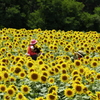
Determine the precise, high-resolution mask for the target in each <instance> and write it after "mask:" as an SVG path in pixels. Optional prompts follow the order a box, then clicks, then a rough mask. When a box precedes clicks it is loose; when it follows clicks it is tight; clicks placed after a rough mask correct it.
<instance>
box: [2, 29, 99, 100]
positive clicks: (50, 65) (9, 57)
mask: <svg viewBox="0 0 100 100" xmlns="http://www.w3.org/2000/svg"><path fill="white" fill-rule="evenodd" d="M32 39H36V40H37V41H38V43H37V45H38V47H41V49H42V52H43V53H44V55H40V56H39V57H38V58H37V60H36V61H35V60H32V58H31V57H30V56H27V55H26V53H27V48H28V45H29V44H30V41H31V40H32ZM78 50H82V51H84V53H85V56H84V57H83V58H81V59H80V60H74V61H72V59H71V58H72V57H73V55H74V52H75V51H78ZM0 100H100V34H99V33H98V32H96V31H89V32H82V31H73V30H70V31H61V30H58V31H56V30H54V29H52V30H41V29H40V28H38V29H33V30H26V29H24V28H23V29H14V28H3V29H2V30H0Z"/></svg>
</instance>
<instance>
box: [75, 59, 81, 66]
mask: <svg viewBox="0 0 100 100" xmlns="http://www.w3.org/2000/svg"><path fill="white" fill-rule="evenodd" d="M74 64H75V66H76V67H80V66H81V65H82V62H81V61H80V60H75V61H74Z"/></svg>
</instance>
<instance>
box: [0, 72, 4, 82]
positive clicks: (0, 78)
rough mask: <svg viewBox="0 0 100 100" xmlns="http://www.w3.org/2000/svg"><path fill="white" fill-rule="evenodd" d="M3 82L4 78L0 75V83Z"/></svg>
mask: <svg viewBox="0 0 100 100" xmlns="http://www.w3.org/2000/svg"><path fill="white" fill-rule="evenodd" d="M3 80H4V77H3V75H2V74H0V82H1V81H3Z"/></svg>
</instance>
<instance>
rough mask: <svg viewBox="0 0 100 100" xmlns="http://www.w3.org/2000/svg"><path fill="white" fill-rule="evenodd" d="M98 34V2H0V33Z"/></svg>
mask: <svg viewBox="0 0 100 100" xmlns="http://www.w3.org/2000/svg"><path fill="white" fill-rule="evenodd" d="M4 27H6V28H17V29H20V28H26V29H34V28H41V29H42V30H45V29H48V30H51V29H56V30H65V31H68V30H76V31H90V30H91V31H98V32H99V31H100V0H0V29H2V28H4Z"/></svg>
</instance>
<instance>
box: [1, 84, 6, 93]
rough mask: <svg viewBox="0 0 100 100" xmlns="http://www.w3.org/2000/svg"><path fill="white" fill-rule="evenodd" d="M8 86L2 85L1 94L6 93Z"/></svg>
mask: <svg viewBox="0 0 100 100" xmlns="http://www.w3.org/2000/svg"><path fill="white" fill-rule="evenodd" d="M6 88H7V87H6V85H4V84H0V91H1V92H5V91H6Z"/></svg>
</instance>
